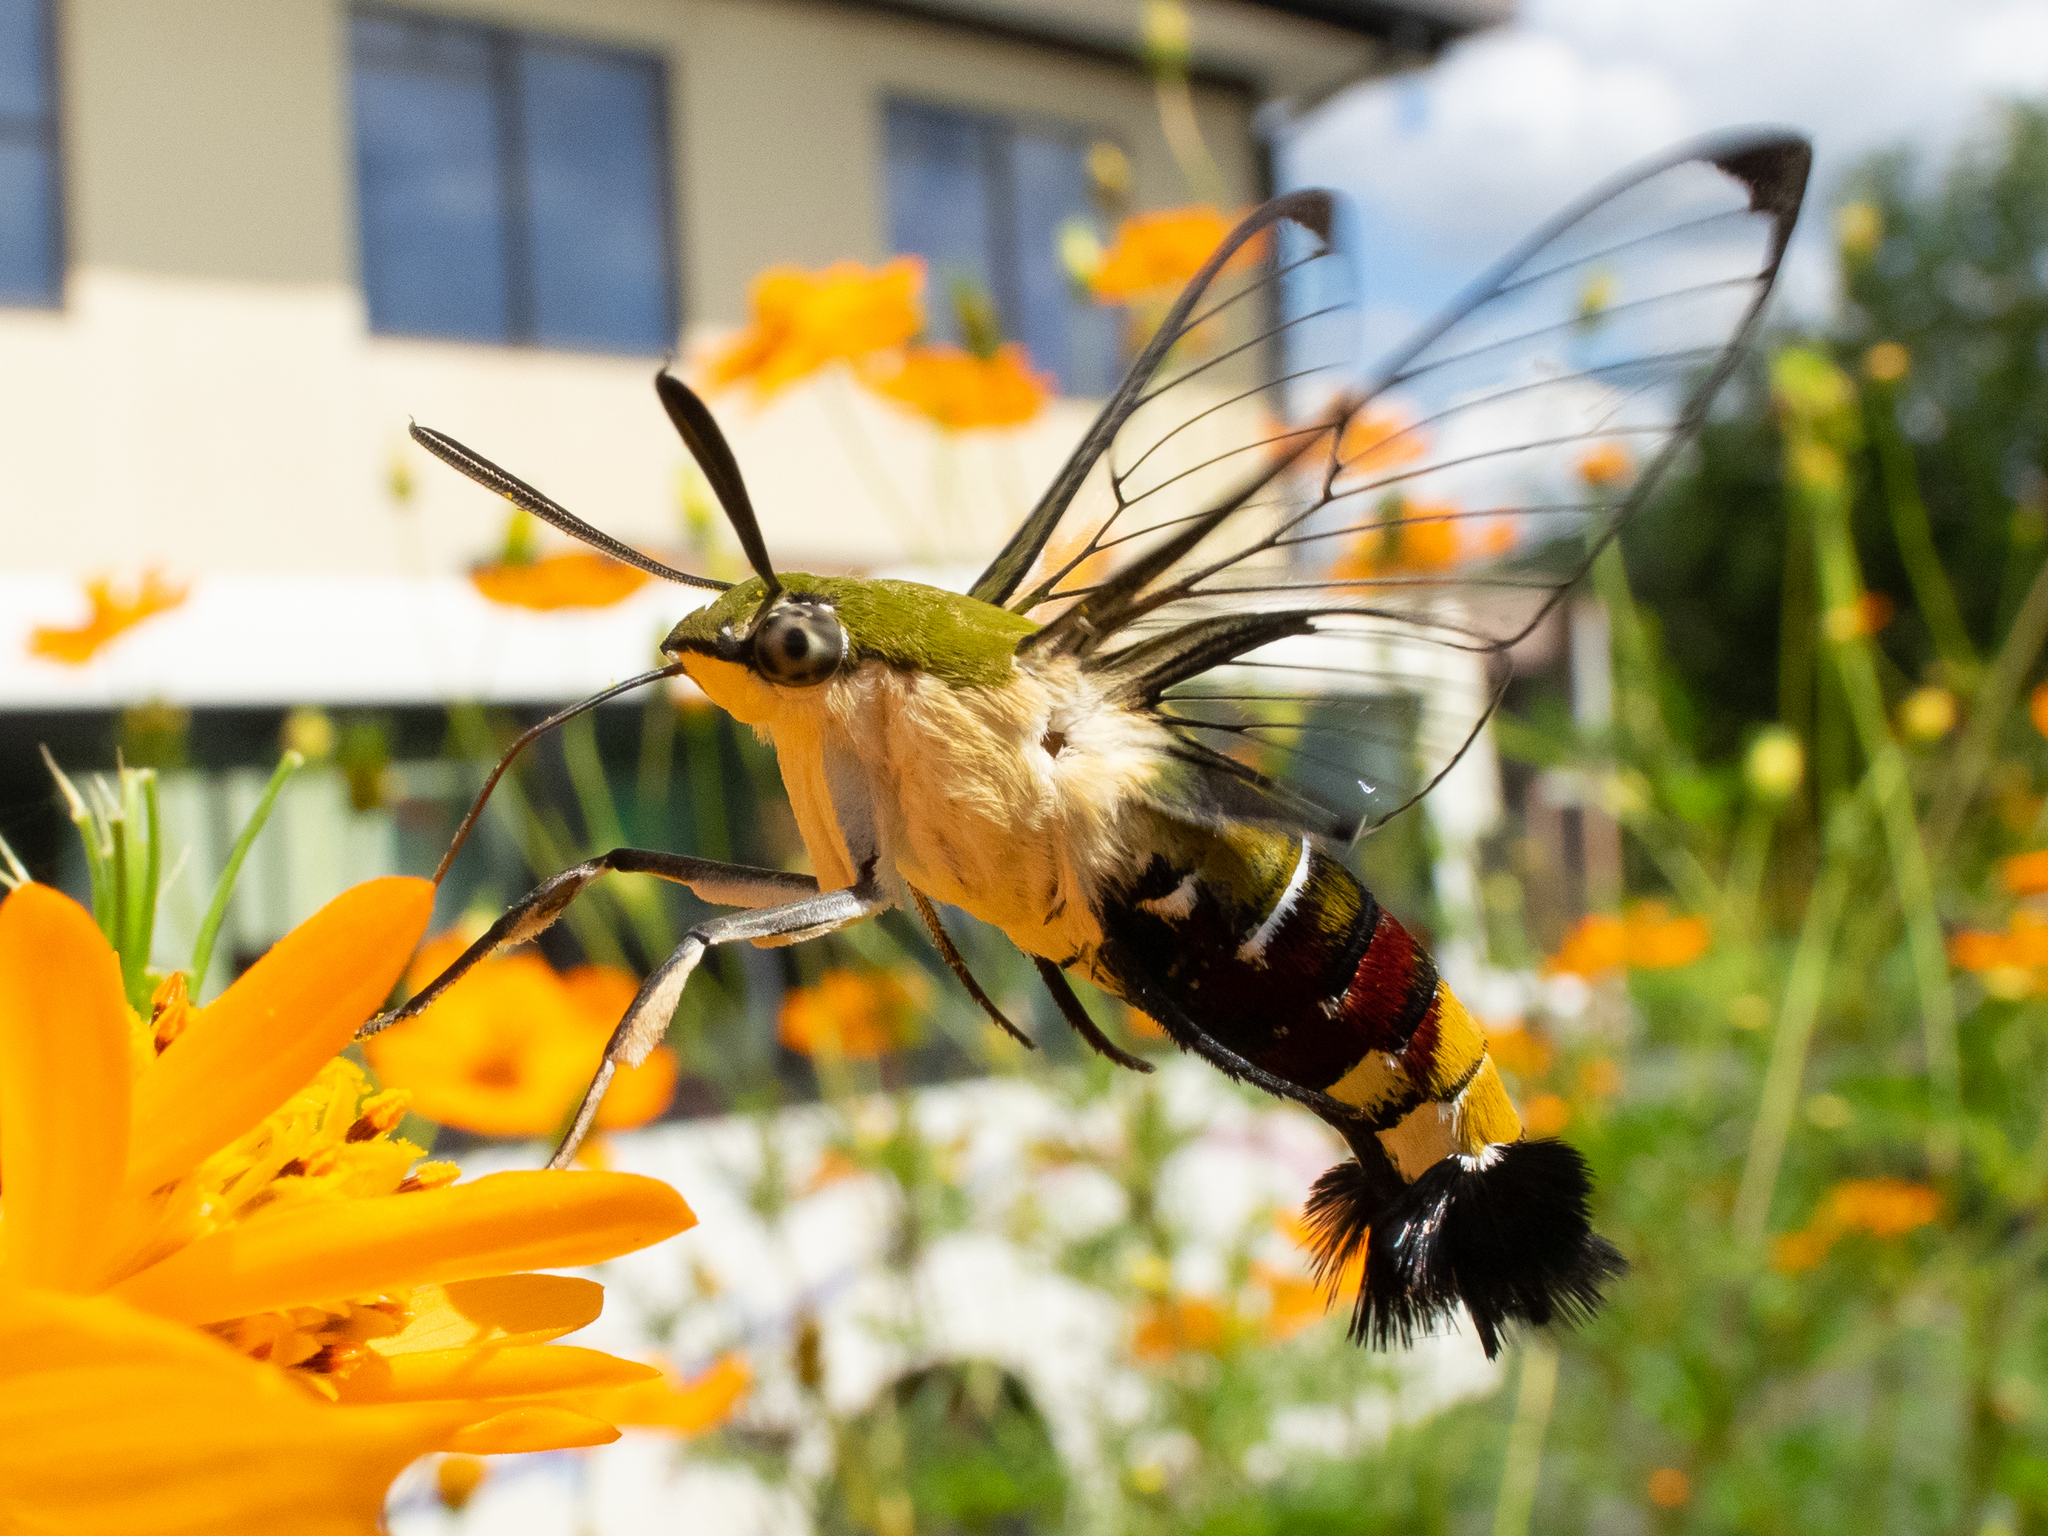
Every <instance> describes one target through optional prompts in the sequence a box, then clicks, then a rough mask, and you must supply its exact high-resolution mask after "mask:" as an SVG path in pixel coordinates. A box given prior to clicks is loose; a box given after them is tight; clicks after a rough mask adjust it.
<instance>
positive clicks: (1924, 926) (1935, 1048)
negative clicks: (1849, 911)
mask: <svg viewBox="0 0 2048 1536" xmlns="http://www.w3.org/2000/svg"><path fill="white" fill-rule="evenodd" d="M1810 494H1811V495H1812V497H1813V501H1814V519H1813V523H1814V542H1815V553H1816V555H1817V556H1818V559H1819V564H1820V579H1821V598H1822V608H1823V610H1824V611H1826V612H1842V611H1844V610H1848V609H1853V607H1854V606H1855V604H1856V603H1857V602H1858V601H1859V600H1860V599H1861V597H1862V595H1863V580H1862V574H1861V572H1860V571H1859V570H1858V569H1857V563H1856V550H1855V546H1854V545H1853V544H1852V543H1851V542H1850V537H1849V522H1848V516H1849V509H1848V497H1847V495H1846V494H1844V493H1842V492H1840V491H1838V490H1834V489H1831V488H1830V489H1822V488H1818V487H1816V488H1815V489H1814V490H1813V491H1812V492H1811V493H1810ZM1870 645H1871V643H1870V639H1869V637H1868V636H1866V635H1854V636H1851V637H1849V638H1847V639H1842V640H1837V641H1835V642H1834V644H1833V660H1834V663H1835V669H1836V672H1837V674H1838V675H1839V677H1840V678H1841V682H1842V691H1843V694H1844V696H1845V697H1846V699H1847V701H1848V705H1849V716H1850V720H1851V723H1852V724H1853V726H1854V728H1855V731H1856V736H1857V740H1858V744H1859V745H1860V746H1861V747H1862V749H1863V756H1864V759H1865V761H1867V762H1868V763H1869V764H1870V779H1871V780H1872V782H1873V783H1874V785H1875V787H1876V790H1877V803H1878V811H1879V817H1880V820H1881V822H1882V825H1883V828H1884V837H1885V844H1886V851H1887V852H1888V853H1889V855H1890V859H1891V866H1892V879H1893V884H1894V886H1895V887H1896V889H1897V891H1898V895H1899V905H1900V908H1901V909H1902V911H1903V914H1904V916H1905V920H1906V941H1907V948H1908V951H1909V952H1910V954H1911V956H1912V962H1913V978H1914V983H1915V986H1916V988H1917V990H1918V992H1919V994H1920V1021H1921V1027H1922V1030H1923V1032H1924V1035H1925V1038H1926V1046H1927V1076H1928V1083H1929V1087H1930V1089H1931V1090H1932V1095H1933V1100H1934V1103H1933V1118H1932V1123H1931V1124H1930V1126H1929V1128H1928V1155H1929V1157H1930V1158H1931V1159H1932V1161H1933V1162H1934V1165H1935V1166H1936V1167H1937V1168H1947V1167H1950V1166H1952V1165H1953V1164H1954V1161H1955V1158H1956V1153H1957V1150H1958V1137H1959V1135H1960V1122H1961V1115H1962V1068H1961V1060H1960V1053H1959V1051H1958V1049H1957V1043H1956V1004H1955V989H1954V987H1953V986H1952V985H1951V983H1950V980H1949V970H1948V954H1947V947H1946V945H1945V944H1944V943H1943V941H1942V934H1941V915H1940V912H1939V911H1938V909H1937V908H1936V907H1935V904H1934V876H1933V872H1932V869H1931V868H1930V866H1929V862H1928V858H1927V849H1926V847H1925V845H1924V844H1923V843H1922V842H1921V840H1920V825H1919V822H1918V821H1917V820H1916V819H1915V815H1914V806H1913V790H1912V784H1911V781H1910V780H1909V779H1908V777H1907V773H1906V754H1905V751H1904V749H1903V748H1902V747H1900V745H1899V743H1898V739H1897V738H1896V737H1895V736H1893V734H1892V731H1891V725H1890V723H1889V722H1888V721H1887V719H1886V718H1885V707H1884V694H1883V691H1882V689H1881V688H1880V687H1879V686H1878V680H1877V670H1876V667H1875V666H1874V665H1873V663H1872V660H1871V653H1870Z"/></svg>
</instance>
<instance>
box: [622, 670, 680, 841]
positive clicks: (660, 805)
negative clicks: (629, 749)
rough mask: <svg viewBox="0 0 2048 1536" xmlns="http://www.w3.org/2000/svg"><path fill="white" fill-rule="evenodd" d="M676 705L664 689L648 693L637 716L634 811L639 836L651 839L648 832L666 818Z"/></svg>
mask: <svg viewBox="0 0 2048 1536" xmlns="http://www.w3.org/2000/svg"><path fill="white" fill-rule="evenodd" d="M677 713H678V711H677V709H676V702H675V700H674V699H673V698H671V697H670V696H669V693H668V690H667V689H666V688H653V689H650V690H648V694H647V703H646V706H645V708H644V709H643V711H642V713H641V717H640V769H639V774H638V776H637V777H636V778H635V780H634V784H633V798H634V801H635V802H636V803H635V805H634V810H635V812H636V813H637V820H638V821H639V823H640V835H641V836H642V837H651V836H652V835H653V831H652V829H653V828H654V827H656V826H665V825H666V823H667V821H668V817H667V816H666V815H665V814H664V813H665V812H666V811H667V810H668V781H669V775H670V774H671V773H673V772H674V771H675V764H676V715H677Z"/></svg>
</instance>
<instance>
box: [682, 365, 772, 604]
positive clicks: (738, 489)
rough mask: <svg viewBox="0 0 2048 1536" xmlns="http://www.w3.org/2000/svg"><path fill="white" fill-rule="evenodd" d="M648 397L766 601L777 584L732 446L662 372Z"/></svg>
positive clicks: (698, 402) (706, 412)
mask: <svg viewBox="0 0 2048 1536" xmlns="http://www.w3.org/2000/svg"><path fill="white" fill-rule="evenodd" d="M654 392H655V393H656V394H657V395H659V396H661V405H662V409H663V410H665V411H667V412H668V419H669V420H670V421H672V422H674V423H675V428H676V431H677V433H678V434H680V435H681V437H682V439H683V446H684V447H685V448H687V449H689V450H690V457H691V458H693V459H695V460H696V461H697V467H698V468H699V469H701V470H703V471H704V478H705V479H706V480H708V481H710V482H711V493H712V494H713V495H714V496H716V497H717V498H718V504H719V505H720V506H721V507H723V508H725V517H726V521H727V522H729V523H731V524H732V531H733V532H734V533H736V534H738V535H739V537H740V548H741V549H743V550H745V551H746V555H747V564H749V565H751V566H752V567H753V568H754V574H755V575H756V576H759V577H760V578H761V581H762V584H763V585H764V586H766V587H767V589H768V590H767V594H766V595H767V596H768V597H773V596H775V594H776V593H778V592H780V591H781V590H782V582H781V581H780V580H779V579H778V578H777V577H776V575H775V568H774V566H772V565H771V564H769V561H768V545H767V542H766V541H765V540H763V539H762V537H761V520H760V519H759V518H758V517H756V516H755V515H754V499H753V498H752V497H751V496H749V495H748V494H747V482H746V481H745V480H744V479H743V478H742V477H741V475H740V461H739V460H738V459H737V458H735V457H734V456H733V451H732V445H731V444H730V443H728V442H726V440H725V434H724V433H723V432H721V431H720V430H719V429H718V420H717V418H716V417H714V416H713V415H712V414H711V407H710V406H708V405H706V404H705V403H704V401H703V400H702V399H701V398H700V397H699V396H698V394H697V392H696V391H695V390H693V389H692V388H690V386H689V385H687V384H685V383H684V382H683V381H682V380H681V379H679V378H677V377H676V376H675V375H674V374H672V373H670V372H669V371H668V370H667V369H666V368H664V369H662V370H661V371H660V372H658V373H657V374H655V376H654Z"/></svg>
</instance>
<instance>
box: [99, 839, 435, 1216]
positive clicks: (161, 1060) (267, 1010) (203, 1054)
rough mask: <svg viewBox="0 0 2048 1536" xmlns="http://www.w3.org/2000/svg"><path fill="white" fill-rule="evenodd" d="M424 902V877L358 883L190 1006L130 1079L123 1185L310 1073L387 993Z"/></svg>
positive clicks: (235, 1122) (183, 1154) (429, 902)
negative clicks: (176, 1031) (130, 1144)
mask: <svg viewBox="0 0 2048 1536" xmlns="http://www.w3.org/2000/svg"><path fill="white" fill-rule="evenodd" d="M433 906H434V887H433V886H432V885H430V884H429V883H428V882H427V881H425V880H416V879H411V878H408V877H403V876H390V877H387V878H385V879H382V880H368V881H365V882H364V883H363V884H361V885H358V886H355V887H353V888H351V889H349V890H346V891H343V892H342V893H341V894H340V895H339V896H337V897H335V898H334V900H332V901H330V902H329V903H327V905H326V906H324V907H322V908H321V909H320V910H319V911H318V912H316V913H314V914H313V915H312V916H311V917H309V918H308V919H306V921H305V922H303V923H301V924H299V926H298V927H296V928H294V929H293V930H292V931H291V932H290V933H288V934H286V935H285V936H284V937H283V938H282V939H279V940H278V941H277V943H276V944H274V945H272V946H271V948H270V952H269V953H268V954H266V955H265V956H264V957H263V958H262V959H261V960H258V961H257V962H256V963H255V964H254V965H253V966H251V967H250V968H249V970H248V971H247V972H246V973H244V974H243V975H242V976H241V977H240V978H239V979H238V980H237V981H236V982H235V984H234V985H233V986H231V987H229V988H228V989H227V991H226V992H224V993H222V994H221V996H220V998H219V999H218V1000H217V1001H215V1002H213V1003H211V1004H209V1005H208V1006H207V1007H205V1008H203V1009H201V1010H200V1012H199V1017H198V1019H197V1020H195V1021H194V1022H193V1023H192V1025H191V1026H190V1027H189V1028H188V1029H186V1031H185V1032H184V1033H183V1034H182V1035H180V1036H178V1038H177V1039H176V1040H173V1041H172V1042H171V1044H170V1046H169V1048H168V1049H166V1050H165V1051H164V1053H163V1055H161V1056H159V1057H158V1058H157V1060H156V1064H155V1065H154V1066H152V1067H151V1068H150V1069H149V1070H148V1071H147V1072H145V1073H144V1074H143V1076H142V1081H141V1082H140V1084H138V1085H137V1088H136V1093H135V1142H134V1152H133V1157H132V1159H131V1165H130V1168H129V1177H130V1179H131V1181H132V1182H133V1183H135V1184H137V1185H139V1186H140V1187H142V1188H144V1189H154V1188H155V1187H157V1186H158V1185H160V1184H165V1183H168V1182H169V1181H170V1180H172V1179H175V1178H177V1177H178V1176H179V1175H180V1174H182V1173H185V1172H186V1171H188V1170H189V1169H190V1168H192V1167H193V1165H194V1164H196V1163H198V1162H199V1160H200V1159H201V1158H203V1157H205V1156H207V1155H208V1154H209V1153H212V1152H217V1151H219V1150H220V1149H221V1148H222V1147H224V1146H226V1145H227V1144H228V1143H229V1142H230V1141H233V1140H234V1139H235V1138H236V1137H237V1136H239V1135H241V1134H242V1133H243V1132H244V1131H246V1130H248V1129H249V1127H250V1126H252V1125H254V1124H256V1122H257V1121H259V1120H261V1119H262V1118H263V1117H264V1116H265V1115H267V1114H269V1113H270V1112H271V1111H272V1110H273V1109H275V1108H277V1106H278V1105H280V1104H282V1103H283V1102H284V1101H285V1100H286V1099H288V1098H290V1097H291V1096H292V1095H293V1094H294V1093H296V1092H297V1091H298V1090H299V1089H301V1088H303V1087H304V1086H305V1085H306V1084H307V1083H308V1082H310V1081H312V1078H313V1074H314V1073H316V1072H318V1071H319V1070H320V1068H321V1066H322V1065H323V1064H324V1063H325V1062H326V1061H327V1060H328V1058H330V1057H331V1056H333V1055H334V1054H335V1052H337V1051H339V1050H340V1049H341V1048H342V1047H343V1046H344V1045H346V1044H348V1042H349V1037H350V1036H352V1035H353V1034H354V1033H355V1032H356V1028H357V1026H359V1025H360V1024H362V1023H363V1021H364V1020H366V1019H368V1018H369V1017H370V1015H371V1014H372V1013H374V1012H376V1010H377V1008H378V1005H379V1004H381V1003H382V1002H383V1001H384V999H385V998H386V997H388V996H389V995H390V993H391V989H392V987H393V986H395V985H396V984H397V981H398V978H399V976H400V974H401V973H402V972H403V971H404V970H405V962H406V960H407V958H408V957H410V956H411V954H412V951H413V947H414V946H415V945H417V944H418V943H419V941H420V935H421V934H423V933H425V932H426V930H427V918H428V916H429V915H430V913H431V912H432V911H433Z"/></svg>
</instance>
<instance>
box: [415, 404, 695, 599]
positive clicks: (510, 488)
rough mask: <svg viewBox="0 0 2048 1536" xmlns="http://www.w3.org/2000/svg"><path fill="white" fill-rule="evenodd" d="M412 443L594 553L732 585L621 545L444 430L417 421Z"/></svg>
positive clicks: (669, 575)
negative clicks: (602, 553)
mask: <svg viewBox="0 0 2048 1536" xmlns="http://www.w3.org/2000/svg"><path fill="white" fill-rule="evenodd" d="M406 430H407V431H408V432H409V433H410V434H411V436H412V440H413V441H414V442H416V443H418V444H419V445H420V446H421V447H422V448H424V449H426V450H427V452H429V453H431V454H432V455H433V456H434V457H435V458H437V459H439V460H440V461H441V462H442V463H443V464H446V465H447V466H448V467H449V468H450V469H452V470H455V471H456V472H457V473H459V474H462V475H464V476H467V477H468V478H469V479H471V480H474V481H475V482H476V483H477V484H478V485H480V486H482V487H483V488H484V489H485V490H487V491H495V492H497V493H498V494H499V495H500V496H502V497H504V498H505V499H506V500H507V501H509V502H511V503H512V504H513V505H514V506H515V507H518V508H520V509H521V510H522V511H526V512H531V513H532V514H533V515H534V516H535V517H537V518H539V519H540V520H541V521H542V522H544V523H548V524H550V525H552V526H553V527H556V528H559V529H561V530H562V532H564V533H566V534H568V535H569V537H571V538H572V539H581V540H582V541H583V542H584V543H585V544H588V545H590V546H591V547H592V548H593V549H601V550H603V551H604V552H605V553H606V554H608V555H610V556H611V557H612V558H613V559H614V560H617V561H620V562H622V563H623V564H626V565H630V566H634V567H636V568H637V569H639V570H643V571H645V572H647V574H648V575H650V576H659V577H660V578H661V579H662V580H664V581H675V582H680V583H682V584H683V585H684V586H686V587H703V588H704V589H705V590H707V591H711V592H723V591H725V590H726V589H727V588H728V587H730V586H731V585H732V583H731V582H729V581H713V580H712V579H711V578H710V577H709V576H692V575H690V574H689V572H687V571H679V570H677V569H676V568H675V567H674V566H672V565H663V564H662V563H661V562H660V561H659V560H656V559H654V558H652V557H651V556H648V555H643V554H641V553H640V551H639V550H637V549H634V548H632V547H631V546H630V545H626V544H621V543H620V542H619V541H618V540H617V539H615V538H613V537H612V536H611V535H610V534H608V533H602V532H600V531H599V530H597V529H595V528H593V527H591V526H590V524H588V523H586V522H585V521H583V519H582V518H580V517H578V516H577V515H576V514H575V513H574V512H571V511H570V510H569V509H568V508H567V507H565V506H563V505H562V504H561V503H560V502H557V501H555V500H553V499H551V498H549V497H547V496H543V495H542V494H541V493H540V492H539V491H537V490H535V489H534V488H533V487H532V486H530V485H528V484H527V483H526V482H525V481H524V480H522V479H520V478H519V477H518V476H517V475H515V474H512V473H511V472H509V471H507V470H504V469H500V468H499V467H498V466H497V465H496V464H493V463H492V462H491V461H490V460H489V459H487V458H485V457H484V456H483V455H482V454H480V453H478V452H476V451H475V450H474V449H472V448H466V447H464V446H463V445H462V444H461V443H458V442H457V441H456V440H455V439H454V438H452V437H450V436H449V435H448V434H447V433H445V432H436V431H435V430H434V429H433V428H432V427H423V426H421V425H420V424H419V423H418V422H414V423H412V425H411V426H409V427H408V428H407V429H406Z"/></svg>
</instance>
